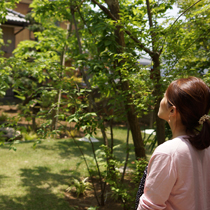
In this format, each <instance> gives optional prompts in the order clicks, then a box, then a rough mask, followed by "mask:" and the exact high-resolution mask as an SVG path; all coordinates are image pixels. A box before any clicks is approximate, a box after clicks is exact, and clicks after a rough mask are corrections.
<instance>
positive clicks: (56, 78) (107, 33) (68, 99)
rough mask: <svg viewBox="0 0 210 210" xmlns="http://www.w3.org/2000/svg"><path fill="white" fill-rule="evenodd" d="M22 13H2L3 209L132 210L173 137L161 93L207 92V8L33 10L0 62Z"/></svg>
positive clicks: (41, 3)
mask: <svg viewBox="0 0 210 210" xmlns="http://www.w3.org/2000/svg"><path fill="white" fill-rule="evenodd" d="M20 2H22V1H18V0H10V1H6V0H3V1H1V2H0V14H1V16H0V23H1V25H0V26H1V28H0V152H1V157H0V159H1V160H0V165H1V172H0V208H1V209H5V210H10V209H17V210H22V209H26V210H29V209H30V210H37V209H40V210H42V209H43V210H46V209H55V210H57V209H59V210H65V209H70V210H96V209H99V210H100V209H101V210H102V209H103V210H108V209H116V210H121V209H123V210H127V209H135V199H136V193H137V191H138V187H139V182H140V180H141V177H142V175H143V171H144V169H145V167H146V166H147V164H148V161H149V159H150V157H151V154H152V152H153V151H154V149H155V148H156V147H157V146H158V145H160V144H162V143H163V142H165V141H166V140H168V139H170V138H171V131H170V129H169V126H168V124H167V123H165V122H164V121H163V120H161V119H159V118H158V117H157V113H158V110H159V104H160V101H161V99H162V97H163V95H164V92H165V89H166V87H167V85H168V84H169V83H170V82H171V81H173V80H175V79H178V78H181V77H188V76H196V77H199V78H202V79H203V80H204V81H205V82H206V83H207V84H210V75H209V66H210V65H209V64H210V61H209V53H210V51H209V31H210V18H209V17H210V13H209V8H210V4H209V1H207V0H198V1H195V0H192V1H186V0H179V1H174V0H167V1H158V2H157V1H152V0H145V1H142V0H133V1H129V0H123V1H118V0H82V1H81V0H63V1H59V0H53V1H48V0H33V1H31V4H30V7H29V12H28V13H27V14H26V15H25V16H24V15H20V14H19V16H17V17H19V18H20V17H21V18H23V17H24V18H25V23H26V25H25V27H24V28H23V29H21V30H20V31H19V32H20V33H21V32H22V31H24V30H27V32H28V33H30V34H31V35H30V40H24V41H21V42H19V43H18V44H17V46H16V47H15V49H14V50H13V51H12V55H11V56H5V55H6V53H7V50H8V49H9V47H10V45H11V43H12V41H11V40H9V39H6V38H7V37H6V35H5V34H4V33H6V32H5V30H4V27H7V23H8V21H7V17H8V16H7V13H8V11H10V12H11V9H14V10H15V8H16V6H17V5H18V4H19V3H20ZM174 8H177V9H178V12H177V15H176V16H175V17H174V16H172V15H171V12H172V11H173V10H174ZM13 14H16V15H17V12H14V11H13ZM5 25H6V26H5ZM19 32H18V33H19ZM16 35H17V32H16V34H15V33H14V34H13V36H16ZM145 61H146V62H145Z"/></svg>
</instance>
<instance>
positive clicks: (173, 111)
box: [170, 106, 177, 116]
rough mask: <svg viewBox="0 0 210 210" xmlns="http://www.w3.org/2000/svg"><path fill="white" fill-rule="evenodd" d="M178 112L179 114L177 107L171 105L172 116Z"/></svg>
mask: <svg viewBox="0 0 210 210" xmlns="http://www.w3.org/2000/svg"><path fill="white" fill-rule="evenodd" d="M176 114H177V110H176V107H175V106H172V107H171V110H170V115H171V116H175V115H176Z"/></svg>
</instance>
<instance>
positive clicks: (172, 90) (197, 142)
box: [166, 77, 210, 150]
mask: <svg viewBox="0 0 210 210" xmlns="http://www.w3.org/2000/svg"><path fill="white" fill-rule="evenodd" d="M166 98H167V100H168V101H170V103H172V104H173V105H174V106H175V107H176V109H177V111H178V112H179V113H180V116H181V120H182V123H183V125H184V126H186V131H187V132H189V133H191V134H192V135H190V136H189V141H190V142H191V144H192V145H193V146H194V147H195V148H196V149H198V150H202V149H205V148H207V147H209V145H210V121H209V120H205V121H204V123H203V125H201V126H202V128H201V129H200V124H199V123H198V121H199V119H200V118H201V117H202V116H203V115H204V114H208V112H209V109H210V88H209V87H208V86H207V85H206V84H205V83H204V82H203V81H202V80H201V79H199V78H197V77H188V78H182V79H178V80H175V81H173V82H172V83H171V84H170V85H169V86H168V88H167V90H166ZM199 129H200V130H199Z"/></svg>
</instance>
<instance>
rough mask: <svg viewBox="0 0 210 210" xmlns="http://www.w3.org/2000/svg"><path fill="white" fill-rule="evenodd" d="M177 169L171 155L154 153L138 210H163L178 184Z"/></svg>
mask: <svg viewBox="0 0 210 210" xmlns="http://www.w3.org/2000/svg"><path fill="white" fill-rule="evenodd" d="M176 177H177V176H176V168H175V166H174V163H173V158H172V157H171V156H170V155H169V154H164V153H158V152H156V153H155V152H154V154H153V155H152V157H151V159H150V161H149V165H148V174H147V178H146V182H145V189H144V194H143V195H142V196H141V197H140V202H139V206H138V209H137V210H161V209H165V208H166V201H167V200H168V198H169V195H170V193H171V190H172V188H173V186H174V184H175V182H176V179H177V178H176Z"/></svg>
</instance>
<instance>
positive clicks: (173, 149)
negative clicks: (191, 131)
mask: <svg viewBox="0 0 210 210" xmlns="http://www.w3.org/2000/svg"><path fill="white" fill-rule="evenodd" d="M189 147H191V145H190V143H189V141H188V140H187V136H179V137H176V138H174V139H171V140H168V141H166V142H164V143H163V144H161V145H159V146H158V147H157V148H156V149H155V151H154V154H158V153H161V154H166V155H172V154H177V153H185V152H186V151H188V150H189Z"/></svg>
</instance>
